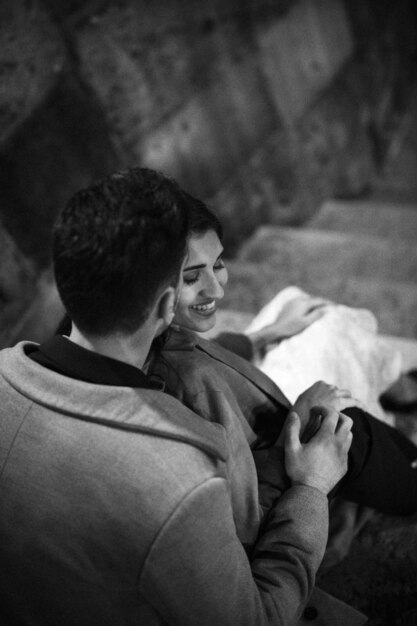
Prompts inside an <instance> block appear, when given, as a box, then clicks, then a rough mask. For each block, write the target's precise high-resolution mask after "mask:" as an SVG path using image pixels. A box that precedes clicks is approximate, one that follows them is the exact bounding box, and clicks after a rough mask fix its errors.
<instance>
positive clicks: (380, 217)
mask: <svg viewBox="0 0 417 626" xmlns="http://www.w3.org/2000/svg"><path fill="white" fill-rule="evenodd" d="M415 171H416V172H417V167H416V170H415ZM305 226H308V227H309V228H314V229H322V230H326V231H336V232H349V233H350V234H352V233H356V234H357V235H359V236H361V237H362V236H366V235H370V236H371V237H375V236H377V237H380V238H383V239H388V240H389V241H391V243H393V244H394V245H400V241H399V240H403V241H404V242H407V243H410V242H411V243H415V242H416V241H417V205H416V204H403V203H400V202H385V203H383V202H381V201H379V202H378V201H375V200H373V201H370V200H357V201H343V200H327V201H326V202H324V203H323V206H322V207H321V208H320V210H319V211H317V213H316V214H315V215H314V216H313V217H312V218H311V219H310V220H309V221H308V222H307V223H306V224H305ZM416 278H417V276H416Z"/></svg>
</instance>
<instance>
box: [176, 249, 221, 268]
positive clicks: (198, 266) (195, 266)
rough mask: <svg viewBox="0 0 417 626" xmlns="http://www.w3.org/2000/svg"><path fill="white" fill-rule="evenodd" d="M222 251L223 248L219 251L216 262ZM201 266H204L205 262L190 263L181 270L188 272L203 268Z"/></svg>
mask: <svg viewBox="0 0 417 626" xmlns="http://www.w3.org/2000/svg"><path fill="white" fill-rule="evenodd" d="M223 252H224V249H223V250H222V251H221V252H220V254H219V256H218V257H217V259H216V263H217V261H218V260H219V259H220V257H221V256H222V254H223ZM203 267H206V263H200V265H190V267H184V269H183V270H182V271H183V272H190V271H191V270H201V269H203Z"/></svg>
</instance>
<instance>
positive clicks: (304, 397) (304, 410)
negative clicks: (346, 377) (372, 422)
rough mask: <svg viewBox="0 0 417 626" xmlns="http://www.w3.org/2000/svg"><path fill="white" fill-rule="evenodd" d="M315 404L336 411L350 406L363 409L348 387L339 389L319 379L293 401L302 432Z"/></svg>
mask: <svg viewBox="0 0 417 626" xmlns="http://www.w3.org/2000/svg"><path fill="white" fill-rule="evenodd" d="M316 406H323V407H326V408H329V409H333V410H335V411H338V412H340V411H343V409H347V408H348V407H351V406H357V407H359V408H360V409H364V410H365V407H364V406H363V404H362V403H361V402H360V401H359V400H357V399H356V398H353V397H352V395H351V393H350V391H349V390H348V389H339V387H336V385H328V384H327V383H325V382H324V381H322V380H320V381H318V382H316V383H314V385H312V386H311V387H309V388H308V389H306V390H305V391H303V393H302V394H301V395H299V396H298V398H297V400H296V401H295V404H294V407H293V410H294V411H295V412H296V413H297V414H298V415H299V417H300V420H301V431H302V432H303V430H304V428H305V427H306V426H307V423H308V422H309V420H310V411H311V409H312V408H313V407H316Z"/></svg>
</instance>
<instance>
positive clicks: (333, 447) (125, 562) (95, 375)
mask: <svg viewBox="0 0 417 626" xmlns="http://www.w3.org/2000/svg"><path fill="white" fill-rule="evenodd" d="M185 202H186V197H185V196H184V195H183V194H182V192H181V190H180V189H179V187H178V186H177V185H176V184H175V183H174V182H173V181H171V180H169V179H167V178H165V177H164V176H162V175H160V174H158V173H156V172H153V171H151V170H147V169H139V168H137V169H133V170H130V171H127V172H123V173H119V174H116V175H113V176H110V177H108V178H107V179H105V180H104V181H101V182H100V183H98V184H96V185H93V186H91V187H90V188H88V189H86V190H84V191H81V192H79V193H78V194H76V195H75V196H74V197H73V198H72V199H71V200H70V202H69V203H68V205H67V207H66V208H65V210H64V211H63V213H62V215H61V217H60V219H59V221H58V223H57V226H56V229H55V234H54V250H53V255H54V268H55V275H56V281H57V286H58V289H59V292H60V295H61V297H62V300H63V302H64V304H65V306H66V308H67V310H68V313H69V315H70V316H71V319H72V320H73V329H72V332H71V335H70V337H69V338H65V337H55V338H54V339H52V340H50V341H49V342H46V343H45V344H43V345H41V346H39V345H37V344H34V343H29V342H23V343H21V344H18V345H17V346H16V347H14V348H11V349H7V350H3V351H2V352H1V353H0V393H1V399H2V402H1V408H0V442H1V444H0V446H1V447H0V453H1V467H2V471H1V477H0V501H1V513H0V563H1V565H0V571H1V606H2V609H1V610H2V615H1V623H3V624H10V625H19V626H24V625H25V624H31V625H33V624H35V625H36V624H40V625H42V626H45V625H46V626H47V625H54V626H56V625H57V624H60V625H71V626H73V625H74V624H77V625H83V624H86V625H92V624H100V626H103V625H111V626H117V625H124V626H125V625H128V624H143V625H146V626H151V625H157V624H161V625H162V624H178V625H180V626H195V625H199V626H200V625H201V626H205V625H207V626H209V625H213V624H219V625H232V624H233V625H234V626H237V625H243V624H247V625H248V626H254V625H255V624H256V625H259V626H261V625H263V624H289V623H291V624H292V623H294V621H296V620H297V619H298V618H299V617H300V615H301V613H302V610H303V608H304V606H305V603H306V601H307V600H308V597H309V595H310V593H311V591H312V587H313V584H314V577H315V572H316V570H317V568H318V566H319V564H320V561H321V559H322V556H323V553H324V548H325V544H326V538H327V523H328V507H327V498H326V495H327V493H328V492H329V491H330V490H331V489H332V487H333V486H334V485H335V484H336V483H337V482H338V481H339V480H340V478H341V477H342V476H343V475H344V473H345V471H346V466H347V451H348V449H349V446H350V443H351V433H350V429H351V426H352V422H351V420H350V418H348V417H345V416H341V415H339V414H338V413H337V412H335V411H331V410H327V411H326V410H323V422H322V426H321V428H320V430H319V431H318V433H317V434H316V435H315V436H314V437H313V438H312V439H311V441H310V442H309V443H307V444H301V443H300V440H299V430H300V423H299V419H298V417H297V416H296V415H295V414H293V413H291V414H290V416H289V418H288V420H287V424H286V431H285V432H286V440H285V464H286V470H287V473H288V476H289V478H290V482H291V486H290V487H289V489H288V490H287V491H286V492H285V494H284V495H282V497H281V498H280V499H279V500H277V501H276V502H274V503H273V505H272V506H271V509H270V511H269V514H268V515H266V516H265V517H264V519H263V520H262V524H261V525H260V527H259V534H258V537H257V539H256V541H255V543H254V545H253V546H251V551H250V557H248V555H247V554H246V552H245V550H244V549H243V547H242V544H241V542H240V541H239V539H238V536H237V533H236V528H235V523H234V519H233V510H232V505H231V494H230V485H229V483H228V475H227V472H226V470H225V468H226V461H227V458H228V455H229V454H230V449H229V442H228V440H227V437H226V436H225V431H224V429H223V427H221V426H220V425H219V424H216V423H215V421H213V422H209V421H206V420H203V419H201V418H199V417H198V416H197V415H195V414H194V413H192V412H191V411H189V410H188V409H187V408H185V407H184V406H183V405H181V404H180V403H179V402H178V401H177V400H175V399H174V398H172V397H170V396H169V395H167V394H165V393H164V392H163V390H162V388H161V384H160V383H158V381H155V380H152V379H150V378H149V377H147V376H146V374H145V373H144V370H145V369H146V358H147V355H148V353H149V349H150V346H151V344H152V342H153V341H154V339H155V337H157V336H158V335H159V334H160V333H161V332H162V331H163V330H164V329H165V328H166V327H167V326H168V325H169V324H170V322H171V321H172V318H173V315H174V310H175V303H176V298H177V293H178V288H179V287H180V278H179V277H180V275H181V267H182V264H183V262H184V257H185V244H186V226H187V225H186V219H185V214H186V211H185V208H186V207H185V205H184V203H185ZM214 417H215V416H214ZM252 479H253V482H254V485H256V481H257V477H256V472H255V470H254V474H253V477H252Z"/></svg>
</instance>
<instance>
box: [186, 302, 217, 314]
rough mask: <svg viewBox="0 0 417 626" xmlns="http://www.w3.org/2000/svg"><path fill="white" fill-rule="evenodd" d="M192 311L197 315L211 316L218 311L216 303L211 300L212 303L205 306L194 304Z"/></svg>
mask: <svg viewBox="0 0 417 626" xmlns="http://www.w3.org/2000/svg"><path fill="white" fill-rule="evenodd" d="M190 309H191V310H192V311H194V312H195V313H201V314H203V315H211V313H215V311H216V301H215V300H211V302H206V303H205V304H193V306H191V307H190Z"/></svg>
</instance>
